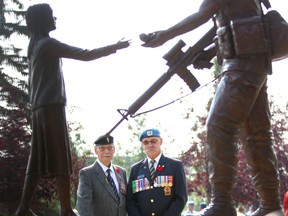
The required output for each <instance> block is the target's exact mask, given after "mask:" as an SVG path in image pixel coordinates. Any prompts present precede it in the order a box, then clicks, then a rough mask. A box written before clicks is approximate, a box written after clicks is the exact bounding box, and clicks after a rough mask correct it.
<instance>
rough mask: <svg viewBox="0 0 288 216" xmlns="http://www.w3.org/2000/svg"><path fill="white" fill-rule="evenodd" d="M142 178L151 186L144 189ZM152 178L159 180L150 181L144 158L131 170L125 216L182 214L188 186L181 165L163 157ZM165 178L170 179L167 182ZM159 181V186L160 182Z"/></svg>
mask: <svg viewBox="0 0 288 216" xmlns="http://www.w3.org/2000/svg"><path fill="white" fill-rule="evenodd" d="M145 178H146V179H147V180H148V182H149V184H150V187H149V188H148V187H146V186H147V181H146V179H145ZM171 178H173V180H171ZM143 179H144V180H143ZM155 179H158V180H156V181H155V180H151V179H150V173H149V166H148V160H147V158H146V159H144V160H142V161H140V162H138V163H136V164H134V165H133V166H132V167H131V173H130V177H129V181H128V186H127V201H126V205H127V211H128V215H131V216H148V215H149V216H151V215H155V216H177V215H181V212H182V211H183V209H184V207H185V205H186V202H187V185H186V177H185V173H184V166H183V163H182V162H181V161H179V160H176V159H172V158H168V157H165V156H164V155H162V156H161V158H160V160H159V163H158V166H157V169H156V176H155ZM167 179H170V180H168V182H167ZM160 180H161V181H162V184H161V182H160V183H159V181H160ZM171 181H172V182H171ZM143 182H144V184H143ZM155 182H156V183H155ZM157 182H158V183H157ZM169 183H170V184H169ZM139 185H141V186H139ZM138 186H139V187H138ZM132 187H133V188H134V189H133V188H132ZM135 188H136V189H135Z"/></svg>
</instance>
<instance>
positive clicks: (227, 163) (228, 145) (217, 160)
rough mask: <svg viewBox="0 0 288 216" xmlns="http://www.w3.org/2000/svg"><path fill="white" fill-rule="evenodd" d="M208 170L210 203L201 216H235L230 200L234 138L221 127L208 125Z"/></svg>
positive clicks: (234, 149)
mask: <svg viewBox="0 0 288 216" xmlns="http://www.w3.org/2000/svg"><path fill="white" fill-rule="evenodd" d="M208 128H209V130H208V132H207V133H208V136H207V137H208V144H209V145H208V146H207V147H208V169H209V182H210V185H211V202H210V205H208V206H207V207H206V208H205V210H204V211H201V213H200V215H201V216H236V209H235V207H234V202H233V200H232V189H233V184H234V183H235V181H236V173H237V166H236V165H237V146H236V144H235V142H234V139H235V138H234V136H231V135H230V133H227V132H226V131H223V130H222V127H221V125H220V126H219V125H217V124H216V125H215V127H211V124H208Z"/></svg>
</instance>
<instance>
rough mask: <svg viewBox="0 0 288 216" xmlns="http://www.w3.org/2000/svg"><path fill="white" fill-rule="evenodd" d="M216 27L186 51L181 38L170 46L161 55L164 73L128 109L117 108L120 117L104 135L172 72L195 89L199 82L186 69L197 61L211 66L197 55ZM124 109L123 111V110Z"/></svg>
mask: <svg viewBox="0 0 288 216" xmlns="http://www.w3.org/2000/svg"><path fill="white" fill-rule="evenodd" d="M215 32H216V27H215V26H213V27H212V28H211V29H210V30H209V31H208V32H207V33H206V34H205V35H204V36H203V37H202V38H200V40H199V41H197V43H196V44H194V46H192V47H189V48H188V49H187V51H186V52H183V51H182V50H181V49H182V48H183V47H184V46H185V45H186V44H185V43H184V42H183V41H182V40H179V42H178V43H177V44H176V45H175V46H174V47H172V49H171V50H170V51H169V52H168V53H167V54H165V55H164V56H163V58H164V59H165V60H167V63H166V64H167V65H168V66H169V69H168V71H167V72H166V73H164V74H163V75H162V76H160V77H159V78H158V79H157V80H156V81H155V82H154V83H153V84H152V85H151V86H150V87H149V88H148V89H147V90H146V91H145V92H144V93H143V94H142V95H141V96H140V97H139V98H138V99H137V100H136V101H135V102H134V103H133V104H132V105H131V106H130V107H129V108H128V110H123V109H121V110H118V112H119V113H120V114H121V115H122V119H120V121H118V122H117V124H116V125H115V126H114V127H113V128H112V129H111V130H110V131H109V132H108V133H106V135H107V136H108V135H110V134H111V133H112V131H114V130H115V128H116V127H117V126H118V125H119V124H120V123H121V122H122V121H123V120H124V119H126V120H128V118H127V117H128V116H129V115H130V116H132V115H134V114H135V113H136V112H137V111H138V110H139V109H140V108H141V107H142V106H143V105H144V104H145V103H146V102H147V101H148V100H149V99H150V98H151V97H152V96H153V95H154V94H155V93H156V92H157V91H158V90H159V89H161V88H162V87H163V86H164V85H165V84H166V83H167V82H168V81H169V80H170V78H171V77H172V76H173V75H174V74H178V76H180V77H181V78H182V79H183V80H184V81H185V83H186V84H187V85H188V86H189V88H190V89H191V91H192V92H193V91H195V90H196V89H197V88H198V87H199V86H200V84H199V82H198V81H197V79H196V78H195V77H194V75H193V74H192V73H190V71H189V70H188V69H187V67H188V66H189V65H191V64H194V63H196V62H197V65H198V66H201V67H202V68H211V67H212V65H213V64H212V63H211V62H207V61H201V60H198V59H197V55H198V54H199V53H201V51H203V50H204V49H205V48H206V47H208V46H209V45H211V44H212V43H213V38H214V36H215ZM123 111H124V112H123Z"/></svg>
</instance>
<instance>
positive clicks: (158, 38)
mask: <svg viewBox="0 0 288 216" xmlns="http://www.w3.org/2000/svg"><path fill="white" fill-rule="evenodd" d="M139 37H140V40H141V41H143V42H144V44H142V46H143V47H152V48H154V47H158V46H161V45H163V44H164V43H165V42H166V41H167V40H168V39H165V31H156V32H153V33H149V34H144V33H142V34H140V35H139Z"/></svg>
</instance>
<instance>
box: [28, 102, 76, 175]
mask: <svg viewBox="0 0 288 216" xmlns="http://www.w3.org/2000/svg"><path fill="white" fill-rule="evenodd" d="M71 173H72V162H71V150H70V144H69V136H68V128H67V121H66V113H65V106H64V105H48V106H43V107H40V108H37V109H36V110H34V111H33V112H32V143H31V151H30V156H29V161H28V165H27V171H26V174H33V175H40V176H41V177H55V176H58V175H70V174H71Z"/></svg>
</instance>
